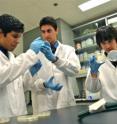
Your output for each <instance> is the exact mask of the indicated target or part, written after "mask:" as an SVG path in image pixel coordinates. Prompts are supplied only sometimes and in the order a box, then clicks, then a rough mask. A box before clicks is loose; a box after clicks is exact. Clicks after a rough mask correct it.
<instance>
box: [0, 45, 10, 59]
mask: <svg viewBox="0 0 117 124" xmlns="http://www.w3.org/2000/svg"><path fill="white" fill-rule="evenodd" d="M0 51H1V52H2V53H4V55H5V56H6V57H8V58H9V54H8V50H6V49H5V48H3V47H1V46H0Z"/></svg>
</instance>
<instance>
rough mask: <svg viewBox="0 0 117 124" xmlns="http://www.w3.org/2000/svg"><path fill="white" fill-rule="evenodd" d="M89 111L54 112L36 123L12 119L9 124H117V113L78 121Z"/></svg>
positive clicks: (77, 108)
mask: <svg viewBox="0 0 117 124" xmlns="http://www.w3.org/2000/svg"><path fill="white" fill-rule="evenodd" d="M85 109H87V106H85V105H77V106H73V107H68V108H63V109H58V110H52V111H51V115H50V116H47V117H42V118H39V119H38V120H37V121H34V122H18V121H17V117H13V118H11V119H10V122H9V123H7V124H117V111H111V112H103V113H97V114H94V115H90V116H87V117H85V118H83V120H82V122H80V121H79V120H78V114H79V112H81V111H84V110H85Z"/></svg>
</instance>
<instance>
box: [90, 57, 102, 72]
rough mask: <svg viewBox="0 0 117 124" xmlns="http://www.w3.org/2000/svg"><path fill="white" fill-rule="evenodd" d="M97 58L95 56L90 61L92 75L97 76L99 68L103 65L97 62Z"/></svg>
mask: <svg viewBox="0 0 117 124" xmlns="http://www.w3.org/2000/svg"><path fill="white" fill-rule="evenodd" d="M96 60H97V59H96V57H95V56H92V57H91V58H90V59H89V66H90V68H91V73H92V74H97V73H98V69H99V67H100V66H101V65H102V64H103V63H98V62H96Z"/></svg>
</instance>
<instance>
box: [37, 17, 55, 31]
mask: <svg viewBox="0 0 117 124" xmlns="http://www.w3.org/2000/svg"><path fill="white" fill-rule="evenodd" d="M43 25H51V26H52V27H53V28H54V29H55V30H57V22H56V20H55V19H54V18H53V17H50V16H46V17H43V18H42V19H41V20H40V23H39V27H40V29H41V26H43Z"/></svg>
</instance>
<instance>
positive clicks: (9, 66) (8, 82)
mask: <svg viewBox="0 0 117 124" xmlns="http://www.w3.org/2000/svg"><path fill="white" fill-rule="evenodd" d="M37 59H38V58H37V55H36V54H35V53H34V52H33V51H32V50H28V51H27V52H26V53H24V54H21V55H19V56H18V57H16V58H15V57H14V55H13V54H12V53H11V52H9V59H8V58H7V57H6V56H5V55H4V54H3V53H2V52H1V51H0V117H2V116H5V117H6V116H7V117H11V116H18V115H24V114H26V113H27V110H26V104H25V98H24V89H23V83H26V82H28V83H29V82H30V81H32V80H33V79H32V80H30V79H29V75H28V74H25V75H24V77H23V76H22V74H24V73H25V71H26V70H27V69H28V68H30V67H31V66H32V65H34V63H36V62H37ZM26 73H28V72H26ZM26 75H27V76H28V77H27V76H26ZM30 76H31V75H30ZM34 81H35V80H34ZM25 86H26V84H25ZM32 87H33V86H32Z"/></svg>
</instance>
